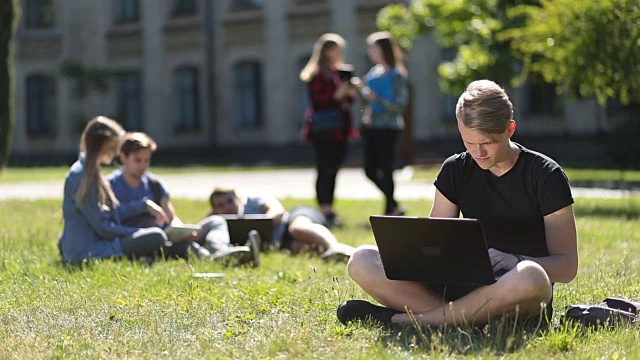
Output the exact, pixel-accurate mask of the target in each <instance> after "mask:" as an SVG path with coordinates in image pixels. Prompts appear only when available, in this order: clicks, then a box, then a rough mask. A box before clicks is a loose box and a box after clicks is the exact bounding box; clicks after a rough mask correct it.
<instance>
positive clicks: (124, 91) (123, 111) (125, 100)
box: [116, 71, 144, 131]
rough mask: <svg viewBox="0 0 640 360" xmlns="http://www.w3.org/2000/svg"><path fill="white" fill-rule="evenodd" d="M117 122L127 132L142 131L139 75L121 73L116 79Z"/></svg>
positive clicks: (137, 73)
mask: <svg viewBox="0 0 640 360" xmlns="http://www.w3.org/2000/svg"><path fill="white" fill-rule="evenodd" d="M116 91H117V96H118V100H117V103H118V120H119V122H120V123H121V124H122V125H123V126H124V127H125V129H127V130H128V131H142V130H143V125H144V124H143V122H142V86H141V80H140V73H139V72H137V71H130V72H123V73H120V74H119V75H117V77H116Z"/></svg>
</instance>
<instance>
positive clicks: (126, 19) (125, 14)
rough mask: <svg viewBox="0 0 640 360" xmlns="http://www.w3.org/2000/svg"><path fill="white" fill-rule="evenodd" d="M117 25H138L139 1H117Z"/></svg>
mask: <svg viewBox="0 0 640 360" xmlns="http://www.w3.org/2000/svg"><path fill="white" fill-rule="evenodd" d="M115 2H116V3H115V14H116V16H115V20H116V24H130V23H136V22H138V20H139V19H140V3H139V1H138V0H115Z"/></svg>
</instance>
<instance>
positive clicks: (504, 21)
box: [378, 0, 537, 94]
mask: <svg viewBox="0 0 640 360" xmlns="http://www.w3.org/2000/svg"><path fill="white" fill-rule="evenodd" d="M531 3H534V4H535V3H537V1H534V0H529V1H527V0H453V1H450V0H413V1H411V4H410V5H409V7H408V8H407V7H406V6H405V5H389V6H387V7H385V8H383V9H382V10H381V11H380V13H379V14H378V26H379V27H380V28H381V29H384V30H389V31H390V32H391V33H392V34H393V35H394V36H395V37H396V38H398V39H399V40H398V41H399V44H400V45H401V46H403V47H404V48H406V49H409V48H410V47H411V42H412V41H413V39H414V38H415V37H416V36H418V35H421V34H433V35H434V36H435V38H436V39H437V41H438V42H439V44H440V45H441V46H442V47H443V48H445V49H448V48H450V49H453V50H454V51H455V52H456V55H455V58H454V59H444V61H442V62H441V63H440V66H438V73H439V74H440V89H441V90H442V91H443V92H446V93H450V94H459V93H461V92H462V91H464V89H465V88H466V86H467V85H468V84H469V83H470V82H472V81H473V80H477V79H480V78H489V79H492V80H494V81H496V82H498V83H501V84H502V83H509V82H510V81H511V79H512V78H513V76H515V74H516V71H517V69H518V61H517V60H516V59H515V58H514V57H513V54H512V51H511V49H510V43H509V42H510V40H509V39H499V38H498V34H499V33H500V32H501V31H503V30H505V29H510V28H512V27H515V26H518V25H519V24H521V22H522V20H520V19H513V18H511V17H508V16H507V11H508V9H510V8H513V7H515V6H518V5H523V4H525V5H526V4H531Z"/></svg>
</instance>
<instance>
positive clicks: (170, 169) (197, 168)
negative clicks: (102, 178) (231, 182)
mask: <svg viewBox="0 0 640 360" xmlns="http://www.w3.org/2000/svg"><path fill="white" fill-rule="evenodd" d="M114 168H115V167H113V166H107V167H105V168H104V173H105V174H110V173H111V171H112V170H113V169H114ZM291 168H292V167H291V166H287V167H279V166H214V165H188V166H157V167H156V166H154V167H153V168H152V169H151V170H152V171H153V172H154V173H157V174H159V175H165V174H184V173H214V172H228V171H260V170H282V169H291ZM67 171H69V167H68V166H64V167H62V166H48V167H47V166H43V167H10V168H5V169H3V170H2V171H0V183H3V182H5V183H10V182H20V181H47V180H58V181H59V180H61V179H64V177H65V174H66V173H67Z"/></svg>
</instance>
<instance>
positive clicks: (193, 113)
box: [173, 68, 200, 132]
mask: <svg viewBox="0 0 640 360" xmlns="http://www.w3.org/2000/svg"><path fill="white" fill-rule="evenodd" d="M173 88H174V90H173V91H174V95H173V128H174V130H175V131H176V132H194V131H197V130H198V129H199V128H200V122H199V118H200V117H199V111H198V69H196V68H182V69H178V70H176V71H175V72H174V75H173Z"/></svg>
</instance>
